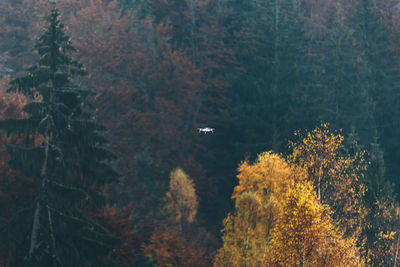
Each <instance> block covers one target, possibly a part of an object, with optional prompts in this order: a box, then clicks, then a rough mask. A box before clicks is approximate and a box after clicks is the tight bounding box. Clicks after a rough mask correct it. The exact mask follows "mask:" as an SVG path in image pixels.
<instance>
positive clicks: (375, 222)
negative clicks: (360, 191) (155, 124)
mask: <svg viewBox="0 0 400 267" xmlns="http://www.w3.org/2000/svg"><path fill="white" fill-rule="evenodd" d="M366 186H367V191H366V195H365V197H366V205H367V209H368V214H367V220H368V222H369V223H368V224H367V226H366V227H365V235H366V238H367V243H366V252H367V253H366V256H367V257H368V258H369V260H370V262H371V265H373V266H388V265H391V264H392V260H393V254H394V251H390V250H391V249H393V248H394V243H395V241H396V240H394V235H395V233H396V230H397V225H398V218H397V216H396V208H398V203H397V202H396V201H395V200H394V194H393V185H392V184H391V183H390V182H389V181H388V180H387V179H386V178H385V161H384V158H383V151H382V149H381V148H380V146H379V144H378V142H377V138H375V141H374V142H373V143H371V145H370V151H369V166H368V169H367V172H366Z"/></svg>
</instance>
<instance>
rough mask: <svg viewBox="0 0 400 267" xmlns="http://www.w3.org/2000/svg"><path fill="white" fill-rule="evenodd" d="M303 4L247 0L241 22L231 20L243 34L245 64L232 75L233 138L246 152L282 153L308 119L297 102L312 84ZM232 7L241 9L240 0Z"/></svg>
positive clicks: (234, 29)
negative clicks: (269, 151) (293, 131)
mask: <svg viewBox="0 0 400 267" xmlns="http://www.w3.org/2000/svg"><path fill="white" fill-rule="evenodd" d="M298 4H299V2H298V1H289V0H276V1H267V2H259V1H246V2H245V3H243V4H242V9H241V10H242V13H243V15H242V16H241V17H240V18H241V20H242V21H239V22H237V21H236V20H234V19H231V20H229V22H230V23H231V24H232V25H231V26H232V29H231V31H232V32H236V35H238V37H239V39H238V40H237V44H236V49H237V51H236V52H237V54H236V56H237V58H238V60H239V62H240V65H241V66H242V67H243V68H242V73H240V75H235V78H233V82H232V84H233V86H232V88H231V92H232V94H231V96H232V99H231V101H232V102H231V103H230V106H231V107H232V112H233V114H234V115H235V116H236V119H237V122H238V123H237V127H238V129H237V132H238V133H240V134H238V135H237V137H236V138H235V139H234V140H233V142H234V143H235V145H236V147H237V149H238V150H239V151H241V152H250V153H252V154H253V155H255V154H257V153H259V152H261V151H263V150H267V149H271V148H272V149H274V150H276V151H278V150H279V149H280V148H282V145H283V144H285V142H283V141H284V140H285V138H287V137H288V136H289V131H290V129H293V128H298V127H300V126H301V127H304V124H305V123H306V122H305V121H307V120H308V118H307V116H303V114H301V112H299V105H298V104H299V103H298V101H297V100H296V98H297V97H298V95H300V94H301V92H303V91H304V90H305V89H306V86H307V85H308V84H309V83H310V81H309V80H308V79H309V78H310V75H309V73H308V69H309V67H310V66H309V65H308V64H309V56H308V53H307V42H308V39H307V35H306V33H305V25H304V20H303V19H302V17H301V14H300V8H299V5H298ZM231 5H232V6H233V8H234V9H236V10H238V9H239V7H238V3H236V2H234V1H232V3H231ZM242 154H243V153H242Z"/></svg>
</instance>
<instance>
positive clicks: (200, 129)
mask: <svg viewBox="0 0 400 267" xmlns="http://www.w3.org/2000/svg"><path fill="white" fill-rule="evenodd" d="M197 129H198V130H199V133H201V132H203V133H205V134H206V133H214V128H209V127H204V128H197Z"/></svg>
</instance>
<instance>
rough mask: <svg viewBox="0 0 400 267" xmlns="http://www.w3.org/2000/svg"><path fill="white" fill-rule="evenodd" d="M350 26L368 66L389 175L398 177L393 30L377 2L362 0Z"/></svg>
mask: <svg viewBox="0 0 400 267" xmlns="http://www.w3.org/2000/svg"><path fill="white" fill-rule="evenodd" d="M350 22H351V23H352V24H353V25H354V30H355V37H356V38H357V42H359V43H360V51H361V53H362V56H363V58H364V59H365V61H366V64H367V65H366V68H365V69H364V71H363V72H364V77H365V83H364V86H365V88H366V89H367V90H368V94H369V96H370V97H371V99H372V101H373V104H374V107H375V108H374V119H375V124H376V128H377V130H378V135H379V138H380V140H382V148H383V150H384V151H385V158H386V159H387V160H386V164H387V167H388V173H389V174H392V173H398V171H397V170H398V164H397V162H398V160H399V159H400V154H399V145H400V143H399V141H398V138H397V137H398V135H399V133H400V132H399V131H400V125H399V122H398V119H397V118H398V117H399V111H400V106H399V104H400V103H399V98H398V95H399V92H400V80H399V77H400V71H399V67H398V62H399V58H398V55H396V53H395V49H394V47H393V40H392V36H391V34H390V29H389V27H388V26H387V25H385V24H384V22H383V17H382V13H381V12H380V10H379V9H378V7H377V4H376V1H375V0H358V1H357V2H356V4H355V5H354V11H353V12H352V16H351V17H350ZM374 133H375V132H374V131H372V134H374ZM371 141H372V140H370V141H369V142H371ZM389 159H390V160H389Z"/></svg>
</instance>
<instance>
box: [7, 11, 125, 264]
mask: <svg viewBox="0 0 400 267" xmlns="http://www.w3.org/2000/svg"><path fill="white" fill-rule="evenodd" d="M45 21H46V22H47V27H46V28H45V30H44V33H43V35H42V36H41V37H40V38H39V39H38V40H37V43H36V46H35V50H36V51H37V52H38V54H39V56H40V59H39V61H38V63H37V64H36V65H34V66H33V67H31V68H29V69H28V70H27V74H26V76H23V77H20V78H17V79H15V80H13V81H12V82H11V83H10V85H11V87H10V89H9V90H8V91H9V92H20V93H22V94H24V95H26V96H27V97H28V98H29V99H31V101H29V103H28V104H27V105H26V106H25V107H24V111H25V113H26V114H27V116H26V118H23V119H7V120H3V121H0V128H1V129H3V130H5V131H7V133H11V134H19V135H22V136H26V139H27V142H26V146H24V147H20V146H15V145H8V146H7V147H6V149H7V151H8V152H9V154H10V156H11V160H10V162H9V164H10V166H12V167H13V168H14V169H16V170H19V171H20V172H21V173H22V174H24V175H26V176H30V177H33V178H34V179H35V181H36V185H37V186H36V199H35V202H34V203H33V205H32V206H31V207H24V208H23V209H21V211H19V212H16V216H15V217H14V218H11V219H10V221H9V224H8V225H7V227H9V228H10V227H17V228H18V230H19V231H23V234H24V236H26V238H25V239H24V240H23V242H22V243H21V244H20V246H19V248H18V249H19V252H18V254H19V255H20V258H18V257H16V258H17V259H16V260H15V262H14V263H13V265H15V266H30V267H31V266H40V267H43V266H101V263H100V262H101V261H100V257H106V256H107V255H109V253H110V252H111V251H112V249H113V247H114V246H115V244H116V243H117V242H118V240H117V239H116V238H115V237H113V236H112V235H111V234H110V233H109V232H108V231H107V230H106V229H104V228H103V227H101V226H100V225H98V224H97V223H95V222H94V221H92V220H90V219H89V218H88V217H87V216H85V214H84V211H85V210H89V209H91V208H94V207H96V206H97V207H98V206H101V205H103V204H104V203H105V201H106V199H105V197H104V196H103V195H102V194H100V193H99V192H98V189H99V188H100V187H102V186H105V185H107V184H110V183H111V182H115V181H117V180H118V174H117V173H116V172H115V171H114V170H113V168H112V167H111V166H110V162H111V161H112V160H114V159H115V156H114V154H112V153H111V152H110V151H109V150H108V149H107V148H106V145H107V140H106V139H105V138H104V137H103V135H102V132H103V131H105V130H106V129H105V128H104V127H103V126H101V125H99V124H98V123H96V122H95V120H94V116H93V114H92V113H91V112H90V108H89V105H88V104H89V103H88V101H87V97H88V96H89V95H90V94H93V92H91V91H89V90H86V89H82V88H81V87H80V86H79V85H77V84H76V83H75V82H74V80H73V78H74V77H79V76H83V75H85V74H86V71H85V69H84V67H83V65H82V64H81V63H79V62H77V61H75V60H74V59H72V58H71V57H70V56H69V54H70V52H73V51H75V49H74V47H73V46H72V44H71V41H70V38H69V37H68V36H67V35H66V34H65V32H64V25H63V24H62V23H61V22H60V13H59V11H58V9H57V8H56V6H55V4H54V3H53V4H52V6H51V12H50V14H49V15H48V16H47V17H45ZM34 138H42V140H43V141H42V142H41V144H40V145H39V146H34V145H33V142H34ZM3 230H5V229H3ZM0 234H1V233H0Z"/></svg>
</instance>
